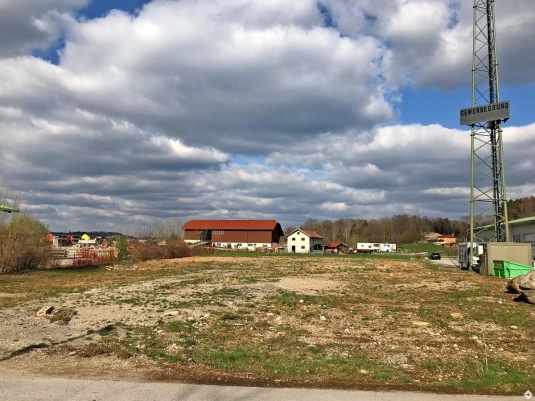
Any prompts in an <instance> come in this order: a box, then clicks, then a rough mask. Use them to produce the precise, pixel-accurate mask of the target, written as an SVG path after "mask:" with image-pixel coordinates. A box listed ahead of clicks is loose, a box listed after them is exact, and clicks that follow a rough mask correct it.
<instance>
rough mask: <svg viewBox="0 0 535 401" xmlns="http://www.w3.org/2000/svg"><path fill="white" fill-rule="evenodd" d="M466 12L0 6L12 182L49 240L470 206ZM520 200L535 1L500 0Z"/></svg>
mask: <svg viewBox="0 0 535 401" xmlns="http://www.w3.org/2000/svg"><path fill="white" fill-rule="evenodd" d="M472 5H473V3H472V1H471V0H320V1H317V0H292V1H287V0H270V1H265V0H178V1H176V0H152V1H148V0H147V1H143V0H39V1H35V0H0V25H1V26H2V27H3V30H2V35H1V37H0V76H1V81H0V135H1V139H2V143H1V145H0V186H1V187H2V188H6V189H8V190H9V191H14V192H17V193H19V194H20V196H21V198H22V199H23V200H24V204H25V207H26V209H27V210H30V211H31V212H32V213H33V215H34V216H35V217H37V218H39V219H41V220H42V221H44V222H45V223H47V224H48V225H49V227H50V228H51V229H52V230H118V231H123V232H130V233H134V232H135V231H136V229H137V228H139V227H140V226H142V225H146V224H153V223H156V222H160V221H164V220H165V219H168V218H180V219H181V220H182V221H183V222H186V221H187V220H189V219H192V218H259V219H261V218H270V219H271V218H274V219H276V220H278V221H279V222H280V223H281V224H282V225H283V226H284V225H291V224H301V223H302V222H304V221H305V220H306V219H307V218H310V217H313V218H317V219H337V218H345V217H353V218H363V219H372V218H381V217H385V216H392V215H394V214H401V213H408V214H411V215H412V214H417V215H421V216H425V215H427V216H443V217H449V218H453V219H456V218H460V217H461V216H463V215H466V214H468V212H469V199H468V195H469V185H470V135H469V131H468V130H467V129H465V128H463V127H459V121H458V110H459V109H460V108H464V107H469V106H470V103H471V52H472V48H471V47H472ZM496 12H497V31H498V48H499V62H500V81H501V99H502V100H510V101H511V104H512V113H511V114H512V117H511V120H510V121H509V122H507V123H506V124H505V126H504V128H505V130H504V147H505V173H506V178H507V191H508V197H510V198H518V197H523V196H533V195H535V174H534V172H535V157H534V155H535V114H534V113H533V107H534V106H535V91H534V89H535V68H533V65H535V25H534V24H533V21H534V20H535V2H534V1H533V0H515V2H514V7H511V2H510V1H506V0H497V1H496Z"/></svg>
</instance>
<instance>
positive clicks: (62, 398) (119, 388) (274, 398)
mask: <svg viewBox="0 0 535 401" xmlns="http://www.w3.org/2000/svg"><path fill="white" fill-rule="evenodd" d="M532 390H533V391H534V392H535V386H534V388H533V389H532ZM0 400H3V401H4V400H5V401H34V400H35V401H107V400H113V401H153V400H154V401H186V400H187V401H260V400H261V401H316V400H317V401H349V400H351V401H353V400H358V401H479V400H487V401H489V400H490V401H515V400H517V401H525V400H526V398H525V397H524V396H523V395H518V397H490V396H466V395H441V394H426V393H396V392H371V391H342V390H313V389H279V388H277V389H275V388H257V387H230V386H201V385H193V384H175V383H146V382H124V381H105V380H82V379H70V378H57V377H42V376H15V375H12V374H9V375H2V376H1V377H0Z"/></svg>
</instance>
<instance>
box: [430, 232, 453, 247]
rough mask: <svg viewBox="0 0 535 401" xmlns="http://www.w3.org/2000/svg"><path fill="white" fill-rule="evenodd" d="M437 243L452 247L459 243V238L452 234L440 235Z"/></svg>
mask: <svg viewBox="0 0 535 401" xmlns="http://www.w3.org/2000/svg"><path fill="white" fill-rule="evenodd" d="M435 245H439V246H443V247H445V248H450V247H452V246H455V245H457V238H455V235H450V234H443V235H439V236H438V238H437V242H435Z"/></svg>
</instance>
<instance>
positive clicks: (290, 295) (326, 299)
mask: <svg viewBox="0 0 535 401" xmlns="http://www.w3.org/2000/svg"><path fill="white" fill-rule="evenodd" d="M301 301H303V302H301ZM346 301H347V297H346ZM346 301H344V299H343V297H340V296H335V295H333V296H329V295H303V294H297V293H295V292H284V293H282V294H277V295H273V296H272V297H271V299H270V302H271V303H272V304H273V305H280V306H287V307H291V308H294V307H296V306H297V305H301V304H302V305H319V306H321V307H323V308H339V307H342V305H344V304H345V303H346Z"/></svg>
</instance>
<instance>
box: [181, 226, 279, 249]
mask: <svg viewBox="0 0 535 401" xmlns="http://www.w3.org/2000/svg"><path fill="white" fill-rule="evenodd" d="M182 229H183V230H184V242H186V243H196V242H205V241H206V242H210V243H212V244H213V245H214V246H216V247H220V248H231V249H236V248H238V249H248V250H254V249H256V248H271V247H272V244H278V243H279V240H280V237H283V236H284V232H283V231H282V227H281V225H280V224H279V223H278V222H277V221H276V220H191V221H188V222H187V223H186V224H184V226H183V227H182Z"/></svg>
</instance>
